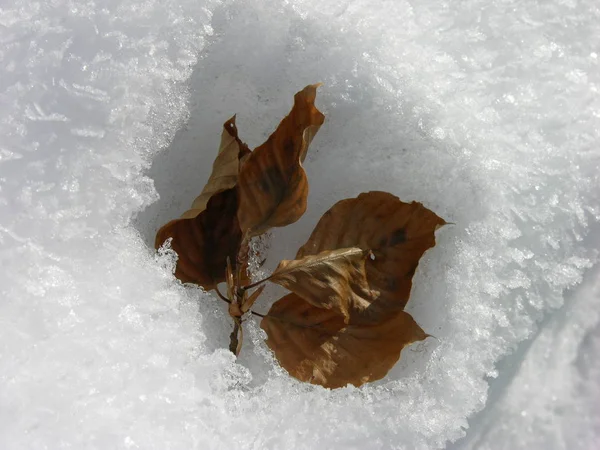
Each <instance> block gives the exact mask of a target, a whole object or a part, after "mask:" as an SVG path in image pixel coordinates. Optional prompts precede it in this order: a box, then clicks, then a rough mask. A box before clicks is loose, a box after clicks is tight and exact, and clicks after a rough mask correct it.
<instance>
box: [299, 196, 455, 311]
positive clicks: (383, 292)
mask: <svg viewBox="0 0 600 450" xmlns="http://www.w3.org/2000/svg"><path fill="white" fill-rule="evenodd" d="M445 224H446V222H445V221H444V219H442V218H440V217H438V216H437V215H436V214H435V213H433V212H432V211H430V210H429V209H427V208H425V207H424V206H423V205H422V204H421V203H417V202H412V203H405V202H402V201H401V200H400V199H399V198H398V197H396V196H395V195H392V194H390V193H387V192H381V191H372V192H366V193H363V194H360V195H359V196H358V197H357V198H351V199H346V200H342V201H340V202H338V203H336V204H335V205H334V206H333V207H331V209H329V211H327V212H326V213H325V214H324V215H323V217H321V220H320V221H319V223H318V224H317V226H316V227H315V229H314V231H313V232H312V234H311V236H310V238H309V239H308V241H307V242H306V244H304V245H303V246H302V247H301V248H300V250H298V254H297V255H296V259H298V258H302V257H304V256H307V255H316V254H318V253H320V252H323V251H325V250H334V249H338V248H344V247H359V248H361V249H363V250H371V251H372V252H373V256H374V258H373V259H371V258H369V259H367V261H366V264H365V266H366V272H367V280H368V282H369V286H370V288H371V289H372V290H374V291H378V292H379V298H377V300H376V301H374V302H373V303H372V304H370V305H368V306H367V307H366V308H359V309H358V310H357V311H355V320H359V316H360V317H361V319H360V320H365V321H367V322H372V321H377V320H379V319H380V318H385V317H387V316H388V315H389V314H390V313H394V312H396V311H401V310H403V309H404V307H405V306H406V303H407V302H408V299H409V296H410V290H411V287H412V277H413V275H414V273H415V271H416V269H417V266H418V264H419V260H420V259H421V256H423V253H425V251H426V250H427V249H428V248H430V247H433V246H434V245H435V234H434V232H435V230H437V229H438V228H439V227H441V226H443V225H445ZM357 306H360V305H357ZM363 306H365V305H363Z"/></svg>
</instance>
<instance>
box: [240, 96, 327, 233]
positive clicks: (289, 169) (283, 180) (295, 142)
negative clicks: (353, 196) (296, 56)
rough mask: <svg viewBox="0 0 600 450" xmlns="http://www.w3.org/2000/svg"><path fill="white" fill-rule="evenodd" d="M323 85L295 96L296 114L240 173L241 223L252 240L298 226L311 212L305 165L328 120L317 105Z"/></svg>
mask: <svg viewBox="0 0 600 450" xmlns="http://www.w3.org/2000/svg"><path fill="white" fill-rule="evenodd" d="M318 86H319V85H317V84H315V85H311V86H307V87H306V88H304V89H303V90H302V91H300V92H298V93H297V94H296V95H295V96H294V106H293V108H292V110H291V112H290V114H289V115H288V116H286V117H285V118H284V119H283V120H282V121H281V123H280V124H279V126H278V127H277V129H276V130H275V132H274V133H273V134H272V135H271V136H269V139H267V141H266V142H265V143H264V144H262V145H261V146H260V147H258V148H256V149H255V150H254V151H253V152H252V153H251V155H250V156H249V157H248V159H247V160H246V161H245V163H244V165H243V167H242V169H241V171H240V175H239V183H238V188H239V193H240V207H239V210H238V219H239V223H240V227H241V229H242V230H243V231H244V232H248V233H249V236H250V237H252V236H258V235H260V234H262V233H264V232H265V231H267V230H268V229H269V228H272V227H282V226H285V225H289V224H291V223H294V222H295V221H297V220H298V219H299V218H300V217H301V216H302V214H304V211H305V210H306V199H307V197H308V180H307V177H306V173H305V172H304V168H303V167H302V162H303V161H304V158H305V157H306V152H307V150H308V146H309V144H310V142H311V140H312V139H313V137H314V136H315V134H316V133H317V131H318V130H319V128H320V127H321V125H322V124H323V121H324V119H325V116H323V114H322V113H321V112H320V111H319V110H318V109H317V108H316V107H315V105H314V101H315V98H316V93H317V87H318Z"/></svg>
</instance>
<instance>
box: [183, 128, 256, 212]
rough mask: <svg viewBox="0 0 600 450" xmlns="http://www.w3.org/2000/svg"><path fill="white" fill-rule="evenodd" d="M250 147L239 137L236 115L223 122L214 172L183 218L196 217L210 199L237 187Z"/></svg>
mask: <svg viewBox="0 0 600 450" xmlns="http://www.w3.org/2000/svg"><path fill="white" fill-rule="evenodd" d="M250 153H251V152H250V149H249V148H248V146H247V145H246V144H244V143H243V142H242V141H241V140H240V139H239V137H238V131H237V127H236V125H235V116H233V117H232V118H231V119H229V120H228V121H227V122H225V123H224V124H223V133H222V134H221V145H220V146H219V153H218V155H217V157H216V158H215V161H214V163H213V169H212V173H211V174H210V177H209V179H208V181H207V183H206V186H204V189H202V192H201V193H200V195H199V196H198V197H196V199H195V200H194V202H193V203H192V207H191V208H190V209H189V210H188V211H186V212H184V213H183V214H182V215H181V217H182V218H194V217H196V216H197V215H198V214H200V213H201V212H202V211H204V210H205V209H206V204H207V203H208V200H209V199H210V198H211V197H212V196H213V195H215V194H218V193H219V192H223V191H226V190H228V189H231V188H233V187H235V185H236V184H237V181H238V175H239V172H240V165H241V163H240V161H241V160H242V159H243V158H245V157H247V156H248V155H249V154H250Z"/></svg>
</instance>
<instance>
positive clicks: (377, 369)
mask: <svg viewBox="0 0 600 450" xmlns="http://www.w3.org/2000/svg"><path fill="white" fill-rule="evenodd" d="M261 327H262V328H263V329H264V330H265V331H266V333H267V336H268V339H267V345H268V346H269V347H270V348H271V349H272V350H273V351H274V352H275V355H276V356H277V359H278V360H279V362H280V364H281V366H282V367H283V368H284V369H286V370H287V371H288V372H289V374H290V375H292V376H293V377H295V378H297V379H299V380H301V381H306V382H309V383H313V384H319V385H321V386H324V387H327V388H332V389H333V388H338V387H343V386H346V385H347V384H353V385H355V386H360V385H362V384H364V383H367V382H370V381H375V380H379V379H381V378H383V377H384V376H385V375H386V374H387V373H388V371H389V370H390V368H392V367H393V366H394V364H396V362H397V361H398V359H399V357H400V352H401V351H402V349H403V348H404V347H405V346H407V345H409V344H411V343H412V342H416V341H420V340H423V339H425V338H426V337H427V335H426V334H425V332H424V331H423V330H422V329H421V327H419V325H417V323H416V322H415V321H414V320H413V318H412V317H411V316H410V315H409V314H408V313H406V312H404V311H398V312H396V313H394V314H390V315H389V316H388V317H386V318H385V319H383V320H382V321H380V322H378V323H376V324H373V325H368V326H365V325H352V324H350V325H347V324H345V323H344V320H343V317H342V316H341V315H339V314H336V313H335V312H334V311H332V310H327V309H320V308H316V307H314V306H313V305H311V304H310V303H308V302H306V301H304V300H303V299H302V298H301V297H299V296H298V295H296V294H294V293H292V294H288V295H287V296H285V297H283V298H282V299H280V300H279V301H277V302H276V303H275V304H274V305H273V306H272V307H271V310H270V311H269V313H268V315H267V316H266V317H265V318H264V319H263V320H262V322H261Z"/></svg>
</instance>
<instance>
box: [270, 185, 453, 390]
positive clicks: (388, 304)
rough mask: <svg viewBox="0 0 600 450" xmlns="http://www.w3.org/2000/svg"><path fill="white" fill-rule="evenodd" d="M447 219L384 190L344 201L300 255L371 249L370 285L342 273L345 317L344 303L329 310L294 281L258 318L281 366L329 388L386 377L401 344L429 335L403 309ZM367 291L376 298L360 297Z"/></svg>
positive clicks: (301, 258)
mask: <svg viewBox="0 0 600 450" xmlns="http://www.w3.org/2000/svg"><path fill="white" fill-rule="evenodd" d="M444 224H445V221H444V220H443V219H441V218H440V217H438V216H437V215H435V214H434V213H433V212H431V211H430V210H428V209H427V208H425V207H424V206H423V205H421V204H420V203H416V202H413V203H404V202H402V201H400V200H399V199H398V198H397V197H395V196H393V195H392V194H388V193H386V192H368V193H364V194H361V195H359V196H358V197H357V198H354V199H347V200H342V201H340V202H338V203H337V204H335V205H334V206H333V207H332V208H331V209H330V210H329V211H327V212H326V213H325V214H324V215H323V217H322V218H321V220H320V221H319V223H318V224H317V226H316V227H315V230H314V231H313V233H312V235H311V236H310V238H309V240H308V242H307V243H306V244H305V245H304V246H303V247H301V248H300V250H299V251H298V254H297V255H296V259H297V260H299V261H304V260H306V258H311V257H312V258H317V259H318V258H319V257H320V256H321V255H324V254H326V252H332V251H335V250H336V249H340V248H348V247H358V248H360V249H362V250H363V251H368V250H371V251H372V256H373V258H367V259H366V260H363V261H364V273H366V280H367V283H368V287H367V288H365V287H364V285H361V287H360V288H358V289H357V287H356V285H355V284H353V283H355V281H354V280H355V278H354V277H347V276H345V274H344V275H342V276H341V277H339V276H338V277H336V282H337V283H339V284H341V285H343V286H344V287H345V288H346V290H345V291H341V290H339V288H338V292H345V294H344V295H348V296H349V298H348V299H347V300H345V303H344V300H338V303H337V304H340V305H344V304H345V305H347V306H348V308H347V311H348V314H344V310H343V309H342V308H330V309H327V306H328V305H329V303H330V300H329V299H328V297H327V296H323V294H320V293H319V292H318V290H316V289H312V288H304V287H303V286H301V285H302V284H305V283H306V281H304V282H297V283H294V284H293V285H290V286H289V288H290V289H291V290H293V291H294V292H295V293H293V294H289V295H287V296H285V297H283V298H282V299H280V300H279V301H277V302H276V303H275V304H274V305H273V306H272V307H271V310H270V311H269V313H268V314H267V316H266V317H265V318H264V319H263V320H262V323H261V327H262V328H263V329H264V330H265V331H266V332H267V336H268V339H267V345H268V346H269V347H270V348H271V349H272V350H273V351H274V352H275V356H276V357H277V359H278V360H279V362H280V363H281V365H282V367H284V368H285V369H286V370H287V371H288V372H289V373H290V374H291V375H292V376H294V377H296V378H298V379H300V380H303V381H309V382H311V383H315V384H320V385H323V386H325V387H331V388H333V387H340V386H345V385H346V384H348V383H351V384H354V385H356V386H360V385H361V384H363V383H365V382H367V381H374V380H377V379H380V378H382V377H384V376H385V375H386V373H387V372H388V371H389V370H390V369H391V368H392V367H393V365H394V364H395V363H396V361H397V360H398V358H399V355H400V351H401V350H402V348H404V347H405V346H406V345H408V344H410V343H412V342H415V341H419V340H422V339H425V337H427V335H426V334H425V332H424V331H423V330H422V329H421V328H420V327H419V325H417V323H416V322H415V321H414V320H413V319H412V317H411V316H410V315H409V314H407V313H406V312H404V311H403V309H404V306H405V305H406V302H407V301H408V298H409V295H410V289H411V284H412V276H413V274H414V272H415V270H416V267H417V265H418V262H419V259H420V258H421V256H422V255H423V253H424V252H425V251H426V250H427V249H428V248H430V247H432V246H433V245H435V235H434V232H435V230H436V229H437V228H438V227H440V226H442V225H444ZM311 255H314V256H311ZM296 263H297V261H296ZM288 265H289V263H288ZM328 270H329V268H327V269H326V270H325V271H326V272H327V271H328ZM359 272H360V270H359ZM333 273H334V272H330V277H331V276H334V275H333ZM298 278H299V277H298ZM357 279H360V278H357ZM348 286H349V287H350V288H351V289H350V291H348V290H347V287H348ZM300 289H303V290H302V292H300ZM367 289H369V290H370V292H371V294H372V295H371V296H369V295H356V292H357V291H362V292H365V291H366V290H367ZM296 291H298V292H297V293H296ZM324 292H328V291H327V290H325V291H324Z"/></svg>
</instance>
